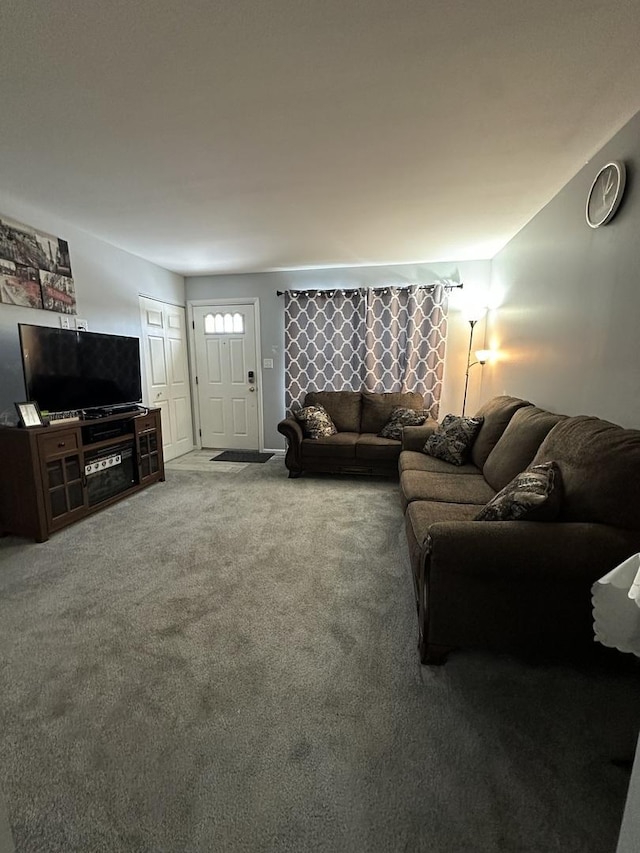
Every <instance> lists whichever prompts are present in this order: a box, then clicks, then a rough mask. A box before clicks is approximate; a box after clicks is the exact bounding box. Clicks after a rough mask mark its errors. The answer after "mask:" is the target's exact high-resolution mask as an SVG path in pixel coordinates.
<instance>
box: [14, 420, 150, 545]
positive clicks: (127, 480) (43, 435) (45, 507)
mask: <svg viewBox="0 0 640 853" xmlns="http://www.w3.org/2000/svg"><path fill="white" fill-rule="evenodd" d="M0 466H1V467H0V470H2V480H3V488H2V489H1V490H0V533H1V534H3V535H6V534H14V535H16V536H26V537H29V538H32V539H35V540H36V542H44V541H45V540H47V539H48V538H49V535H50V534H51V533H54V532H55V531H56V530H60V529H62V528H63V527H67V525H69V524H73V523H74V522H76V521H79V520H80V519H82V518H85V517H86V516H88V515H91V514H92V513H94V512H97V511H98V510H100V509H103V508H104V507H106V506H110V505H111V504H114V503H116V502H117V501H120V500H123V499H124V498H126V497H129V495H132V494H134V493H135V492H138V491H140V489H144V488H146V487H147V486H150V485H151V484H152V483H155V482H157V481H158V480H164V460H163V457H162V426H161V421H160V409H150V410H148V411H147V412H146V413H142V412H139V411H137V412H127V413H126V414H114V415H108V416H107V417H103V418H99V419H92V420H80V421H76V422H71V423H70V422H68V421H65V422H64V423H62V424H56V423H55V421H54V422H53V423H52V424H50V425H49V426H43V427H32V428H29V429H24V428H20V427H2V428H0Z"/></svg>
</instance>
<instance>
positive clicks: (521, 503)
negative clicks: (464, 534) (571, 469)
mask: <svg viewBox="0 0 640 853" xmlns="http://www.w3.org/2000/svg"><path fill="white" fill-rule="evenodd" d="M561 501H562V477H561V476H560V469H559V468H558V466H557V464H556V463H555V462H543V463H542V464H541V465H532V466H531V468H527V470H526V471H523V472H522V473H521V474H518V475H517V476H515V477H514V478H513V480H512V481H511V482H510V483H507V485H506V486H505V487H504V489H501V490H500V491H499V492H498V493H497V494H496V495H494V496H493V497H492V498H491V500H490V501H489V503H488V504H487V505H486V506H484V507H483V508H482V509H481V510H480V512H479V513H478V515H476V517H475V520H476V521H553V520H554V519H556V518H557V517H558V515H559V514H560V503H561Z"/></svg>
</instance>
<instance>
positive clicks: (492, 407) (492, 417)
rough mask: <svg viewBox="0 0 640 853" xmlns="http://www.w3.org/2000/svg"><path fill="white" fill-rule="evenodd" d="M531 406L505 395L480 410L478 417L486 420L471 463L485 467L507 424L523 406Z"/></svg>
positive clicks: (477, 439) (489, 402)
mask: <svg viewBox="0 0 640 853" xmlns="http://www.w3.org/2000/svg"><path fill="white" fill-rule="evenodd" d="M530 405H531V403H529V402H528V401H527V400H521V399H520V398H519V397H509V396H507V395H506V394H505V395H502V396H500V397H494V398H493V399H492V400H489V401H487V402H486V403H485V404H484V405H483V406H481V407H480V409H478V411H477V412H476V417H480V418H484V420H483V422H482V427H481V429H480V432H479V433H478V435H477V436H476V440H475V441H474V443H473V447H472V449H471V461H472V462H473V464H474V465H477V467H478V468H483V467H484V463H485V462H486V461H487V458H488V456H489V454H490V453H491V451H492V450H493V448H494V447H495V446H496V443H497V441H498V439H499V438H500V436H501V435H502V433H503V432H504V431H505V429H506V428H507V424H508V423H509V421H510V420H511V418H512V417H513V415H514V414H515V412H517V411H518V409H521V408H523V406H530ZM520 470H522V469H520Z"/></svg>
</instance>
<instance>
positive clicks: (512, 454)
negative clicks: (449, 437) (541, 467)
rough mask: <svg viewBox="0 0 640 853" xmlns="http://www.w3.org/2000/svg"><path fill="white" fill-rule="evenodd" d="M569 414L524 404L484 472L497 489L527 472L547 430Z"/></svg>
mask: <svg viewBox="0 0 640 853" xmlns="http://www.w3.org/2000/svg"><path fill="white" fill-rule="evenodd" d="M565 418H566V415H556V414H554V413H553V412H547V411H545V410H544V409H539V408H538V407H537V406H523V408H521V409H518V411H517V412H515V414H514V415H513V417H512V418H511V420H510V421H509V423H508V424H507V428H506V429H505V431H504V432H503V433H502V435H501V436H500V438H499V439H498V442H497V444H496V446H495V447H494V448H493V450H492V451H491V453H490V454H489V456H488V457H487V461H486V462H485V463H484V468H483V469H482V473H483V474H484V478H485V480H486V481H487V483H489V485H490V486H492V487H493V488H494V489H495V490H496V491H497V492H499V491H500V489H503V488H504V487H505V486H506V485H507V483H510V482H511V481H512V480H513V478H514V477H515V476H516V475H517V474H520V472H521V471H524V470H525V468H526V467H527V466H528V465H529V464H530V463H531V460H532V459H533V457H534V456H535V455H536V453H537V451H538V448H539V447H540V445H541V444H542V442H543V441H544V439H545V438H546V436H547V434H548V432H549V431H550V430H551V429H552V428H553V427H554V426H555V425H556V424H557V423H559V422H560V421H562V420H565Z"/></svg>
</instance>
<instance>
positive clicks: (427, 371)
mask: <svg viewBox="0 0 640 853" xmlns="http://www.w3.org/2000/svg"><path fill="white" fill-rule="evenodd" d="M446 337H447V292H446V288H445V287H444V286H443V285H441V284H438V285H434V286H433V287H428V288H427V287H424V286H420V285H413V286H411V287H385V288H360V289H358V290H301V291H286V292H285V383H286V389H285V392H286V393H285V401H286V406H287V411H290V410H291V409H292V408H293V409H295V408H298V407H299V406H301V405H302V401H303V399H304V395H305V394H306V393H307V391H360V390H362V389H363V388H364V389H366V390H368V391H376V392H385V391H386V392H389V391H418V392H420V393H421V394H422V395H423V396H424V399H425V407H426V408H427V409H429V410H430V414H431V417H434V418H437V417H438V409H439V403H440V395H441V392H442V377H443V371H444V355H445V345H446Z"/></svg>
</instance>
